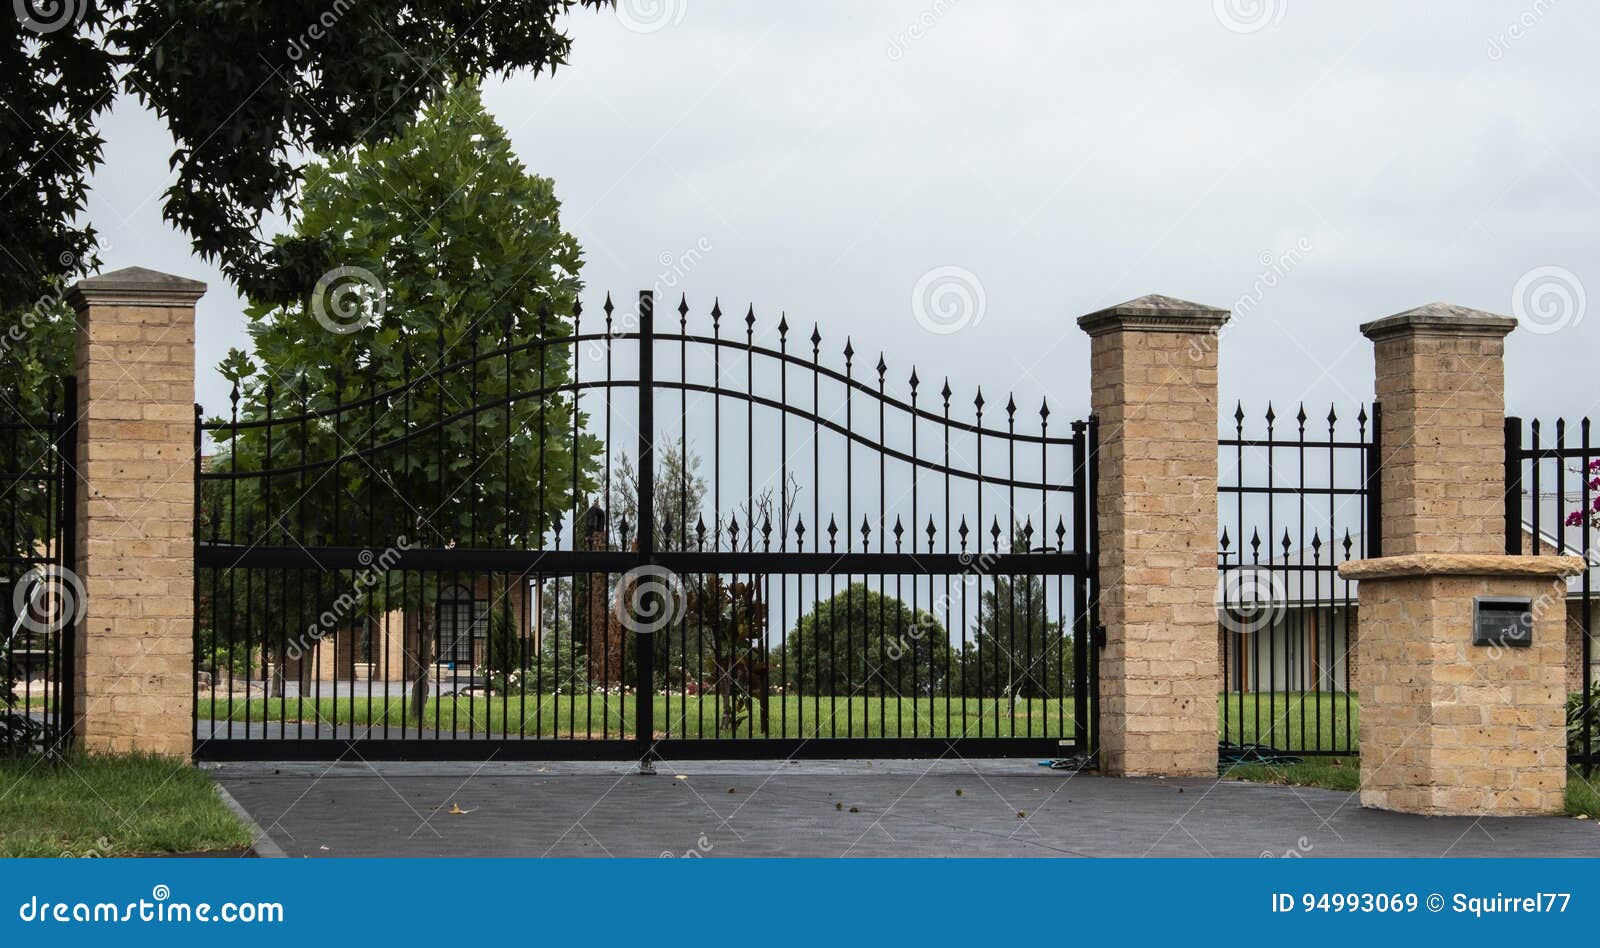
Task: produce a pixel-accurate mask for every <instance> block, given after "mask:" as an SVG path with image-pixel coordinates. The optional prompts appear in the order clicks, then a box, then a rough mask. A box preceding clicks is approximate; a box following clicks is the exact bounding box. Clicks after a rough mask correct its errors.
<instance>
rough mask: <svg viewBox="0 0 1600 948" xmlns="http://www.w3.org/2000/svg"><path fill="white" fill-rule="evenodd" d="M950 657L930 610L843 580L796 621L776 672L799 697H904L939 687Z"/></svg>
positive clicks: (942, 631)
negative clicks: (833, 592)
mask: <svg viewBox="0 0 1600 948" xmlns="http://www.w3.org/2000/svg"><path fill="white" fill-rule="evenodd" d="M952 661H953V654H952V651H951V648H950V642H949V637H948V635H947V634H946V632H945V629H944V626H943V625H941V624H940V623H939V620H938V619H936V618H934V616H933V615H931V614H929V613H927V612H924V611H922V610H920V609H918V610H912V609H911V607H910V606H908V605H906V604H905V603H904V602H902V601H901V600H899V599H896V598H894V597H892V596H885V595H883V594H882V593H879V592H877V591H876V590H872V589H869V588H867V586H866V585H865V584H864V583H851V584H850V585H849V586H847V587H846V588H845V589H844V590H843V591H841V592H839V593H838V594H836V595H833V596H831V597H829V598H828V599H826V600H823V601H822V602H819V603H817V604H816V605H815V606H813V607H812V609H811V611H810V612H808V613H806V614H805V615H804V616H802V617H801V618H800V622H799V624H798V625H797V626H796V627H795V628H794V629H793V630H792V631H791V632H790V633H789V635H788V637H787V638H786V640H785V641H784V646H783V660H782V667H781V668H779V669H777V671H778V672H779V673H780V674H781V675H782V677H783V680H784V682H785V683H786V687H789V688H799V689H800V690H801V693H803V694H819V695H822V694H836V695H871V696H877V695H888V696H896V695H898V696H905V697H910V696H914V695H921V694H929V693H932V692H933V691H935V690H942V689H943V683H944V681H945V679H946V677H947V674H953V673H954V671H953V668H952Z"/></svg>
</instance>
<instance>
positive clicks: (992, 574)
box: [195, 293, 1096, 759]
mask: <svg viewBox="0 0 1600 948" xmlns="http://www.w3.org/2000/svg"><path fill="white" fill-rule="evenodd" d="M676 316H677V319H676V327H675V328H676V331H671V330H670V329H669V330H667V331H658V328H657V325H658V323H660V322H663V320H662V319H661V317H660V316H659V315H658V314H657V313H656V312H655V300H654V297H653V295H652V294H649V293H645V294H641V295H640V297H639V303H638V306H637V308H636V309H634V310H632V311H625V310H622V309H620V308H618V307H616V306H615V305H613V303H612V301H611V300H610V299H609V298H608V299H607V300H606V302H605V305H604V306H603V307H601V309H600V311H599V313H596V314H589V313H585V312H583V311H581V310H575V311H574V312H572V313H569V314H554V315H552V314H549V313H543V314H539V316H538V318H537V319H535V320H530V321H529V324H528V325H523V324H522V322H520V320H521V317H520V316H517V317H513V318H508V319H507V320H506V322H505V324H504V326H503V327H501V328H500V329H498V330H496V331H494V332H487V333H486V332H484V331H482V328H481V327H480V328H479V329H477V330H475V331H469V332H465V333H463V334H462V335H461V336H460V338H454V339H448V338H444V337H443V336H441V337H440V338H438V339H436V340H432V341H430V343H429V344H428V345H426V346H421V345H419V344H418V343H417V342H416V340H411V341H410V342H406V341H400V342H393V341H390V342H389V343H388V344H397V345H405V346H417V351H415V352H413V351H410V350H409V349H408V351H407V352H406V357H405V358H404V359H403V360H402V364H403V365H404V366H405V369H404V373H405V374H404V375H403V376H401V377H399V378H383V377H378V376H377V375H376V374H375V372H374V371H373V370H371V368H370V367H369V366H368V365H366V364H364V363H363V362H362V360H360V359H359V358H358V359H357V361H356V363H355V364H352V365H349V366H346V367H344V371H342V372H339V373H333V372H328V373H310V372H307V373H300V374H298V375H297V376H296V377H292V378H273V377H270V376H269V377H251V378H245V379H241V380H239V383H238V384H237V386H236V388H235V392H234V394H233V397H232V399H231V404H230V407H229V411H228V414H227V415H226V416H219V417H212V418H209V419H204V418H202V419H201V420H200V423H199V424H198V426H197V438H199V439H200V442H201V443H200V444H199V445H198V447H199V448H200V453H204V454H207V455H208V456H207V457H206V458H205V459H204V460H203V462H201V463H200V464H199V465H198V469H197V472H196V477H197V480H198V483H199V496H200V501H199V508H200V509H199V511H198V513H197V538H198V543H197V553H196V556H197V565H198V567H199V569H198V571H197V589H196V603H197V609H196V613H197V615H196V632H195V634H196V654H197V668H196V730H195V735H196V753H197V754H198V755H199V756H202V757H210V758H219V759H220V758H227V757H251V756H268V755H270V756H306V757H322V756H328V755H330V754H338V753H342V752H343V749H349V748H351V747H352V746H353V747H354V748H355V749H356V751H357V752H358V753H361V754H362V755H363V756H372V757H417V758H423V757H437V756H452V755H455V756H460V755H473V754H476V755H480V756H481V755H482V754H484V753H488V752H492V753H496V754H499V755H501V756H503V757H508V758H509V757H524V758H542V757H562V756H594V757H616V758H633V757H639V756H644V757H648V756H663V757H671V756H680V757H695V756H818V757H825V756H859V755H862V754H876V755H881V756H891V755H900V756H923V755H929V754H932V755H934V756H938V755H939V754H942V753H948V752H951V751H954V752H957V753H980V754H990V755H993V754H1027V755H1035V754H1037V755H1048V756H1066V755H1069V754H1072V753H1074V752H1082V753H1087V752H1089V751H1090V750H1091V746H1092V740H1091V734H1092V729H1093V715H1094V710H1093V702H1092V701H1091V695H1092V693H1093V691H1092V689H1093V687H1094V679H1093V674H1094V670H1093V666H1094V662H1093V661H1092V657H1093V656H1092V650H1091V648H1090V645H1089V638H1090V635H1089V630H1090V629H1091V628H1092V626H1093V618H1094V617H1093V615H1092V610H1093V575H1094V570H1093V553H1092V548H1091V545H1090V542H1089V537H1090V536H1091V526H1090V523H1089V519H1090V514H1089V511H1088V507H1089V506H1092V505H1091V504H1089V500H1090V499H1091V498H1092V496H1093V494H1092V489H1093V447H1094V439H1095V437H1096V435H1095V427H1094V425H1093V423H1092V422H1084V421H1080V422H1073V423H1070V424H1065V425H1063V424H1060V423H1059V422H1053V421H1052V417H1051V412H1050V409H1049V407H1048V405H1043V404H1042V405H1041V406H1040V407H1039V409H1038V410H1037V411H1036V412H1034V413H1031V414H1029V413H1024V412H1023V411H1022V410H1021V409H1020V408H1019V407H1018V406H1017V404H1016V402H1015V400H1014V399H1010V398H1008V400H1007V402H1006V404H1005V405H1004V406H1003V408H1001V409H1000V410H999V412H998V414H1000V415H1002V416H1003V418H1002V419H1001V420H1000V421H999V422H996V421H995V420H994V415H995V414H997V412H996V411H995V410H994V409H993V407H992V406H989V405H988V404H987V403H986V402H985V400H984V397H983V395H982V393H981V391H980V392H976V393H974V396H973V398H972V399H971V401H970V403H968V404H969V405H970V408H967V407H965V406H961V405H958V404H957V403H956V402H955V393H954V392H953V391H952V389H951V387H950V385H949V384H948V382H946V383H944V384H943V385H942V386H941V387H940V389H939V390H938V391H937V392H936V393H934V394H933V395H932V396H930V395H929V393H928V392H927V391H926V389H925V387H924V383H923V382H922V380H921V379H920V378H919V377H918V375H917V373H916V371H915V370H914V369H912V370H911V371H909V372H908V373H907V374H906V375H905V377H904V382H902V383H899V384H895V383H893V382H891V373H890V371H889V366H888V363H887V361H886V359H885V358H884V357H883V356H881V355H880V356H879V357H878V358H877V360H876V362H875V364H874V365H873V367H872V368H870V369H868V370H867V371H865V372H862V371H861V369H860V367H859V366H858V365H857V362H856V352H855V350H854V348H853V346H852V344H851V342H850V341H849V340H848V339H845V340H835V341H833V342H832V343H829V344H828V345H826V346H825V345H824V338H823V336H822V334H821V331H820V329H818V328H815V327H814V328H812V330H811V331H810V333H809V335H804V336H801V335H799V334H798V333H792V332H791V327H790V326H789V324H788V322H787V320H786V319H783V318H780V319H779V320H778V321H777V322H776V323H775V324H761V323H759V322H758V320H757V318H756V316H755V313H754V310H753V309H751V310H749V311H747V312H746V314H745V315H744V316H743V317H742V318H740V319H737V320H736V321H733V322H734V325H733V326H732V327H731V329H732V332H731V333H730V332H729V329H730V327H729V326H728V325H727V322H726V321H725V320H724V316H723V313H722V311H721V309H720V306H716V305H713V306H712V307H711V309H710V311H709V313H707V314H704V315H701V316H698V317H691V311H690V308H689V306H688V304H687V302H681V303H680V304H679V306H678V308H677V312H676ZM758 330H759V338H758ZM424 350H425V351H424ZM825 352H833V353H836V356H832V357H830V358H826V359H825V358H824V353H825ZM841 359H842V365H841ZM895 374H898V373H895ZM197 410H198V409H197ZM986 412H987V413H988V415H989V417H988V418H987V419H986V418H985V414H986ZM968 419H970V420H968ZM452 745H470V746H471V748H476V749H471V748H469V747H467V746H456V747H454V749H452ZM490 745H492V747H491V746H490ZM486 748H487V750H486Z"/></svg>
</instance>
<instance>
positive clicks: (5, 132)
mask: <svg viewBox="0 0 1600 948" xmlns="http://www.w3.org/2000/svg"><path fill="white" fill-rule="evenodd" d="M611 2H612V0H522V2H518V3H496V2H490V0H362V2H361V3H359V4H355V3H353V2H351V0H273V2H271V3H255V2H241V0H229V2H216V0H94V2H89V0H55V2H51V0H16V3H15V11H14V12H15V15H14V16H7V17H6V18H5V19H4V24H5V25H4V27H3V28H4V29H6V30H7V31H8V35H7V36H6V37H5V38H4V39H3V40H0V100H3V101H4V102H5V104H6V107H5V108H4V109H0V143H3V147H4V151H5V155H6V160H7V162H8V164H9V166H10V167H11V168H13V169H14V170H15V172H16V173H15V175H13V179H12V180H11V181H9V182H8V186H7V187H6V188H4V189H3V191H0V246H4V247H6V248H7V252H6V253H5V254H0V311H14V310H17V309H19V308H21V307H23V306H26V305H29V304H31V302H32V301H33V300H35V299H38V298H39V297H40V296H42V295H44V294H45V292H46V291H47V281H48V280H49V279H50V278H51V277H52V276H54V275H57V274H59V273H61V272H62V271H66V272H67V274H68V275H69V276H74V275H79V274H83V273H89V272H92V271H93V270H95V269H96V268H98V266H99V261H98V259H97V257H96V235H95V232H94V228H93V225H92V223H90V222H87V221H84V220H83V219H82V212H83V210H84V208H85V206H86V202H87V196H88V190H89V181H90V178H91V176H92V175H93V173H94V170H95V168H96V167H97V166H98V165H99V164H100V160H101V150H102V145H103V140H102V139H101V137H100V134H99V128H100V125H101V123H102V122H103V120H104V119H105V116H106V114H107V112H108V110H109V109H111V107H112V103H113V102H116V101H118V99H119V98H120V97H121V96H123V95H126V96H128V97H131V98H136V99H137V100H138V101H140V102H141V103H143V104H144V105H145V106H146V107H148V108H150V109H152V110H154V111H155V112H156V114H157V115H159V116H160V117H161V119H162V120H163V121H164V122H165V123H166V125H167V128H168V129H169V130H170V132H171V133H172V137H173V140H174V142H175V143H176V147H175V150H174V151H173V153H172V158H171V164H172V167H173V169H174V171H175V172H176V179H175V180H174V182H173V184H172V185H171V187H169V188H168V189H167V192H166V203H165V206H164V208H163V216H164V217H165V218H166V220H167V221H168V222H169V223H171V224H173V225H174V226H176V227H177V228H179V229H180V230H182V231H184V232H185V233H187V234H188V235H189V236H190V238H191V239H192V241H193V245H194V249H195V251H196V252H197V253H199V254H200V255H201V256H203V257H205V258H206V259H208V260H216V261H218V262H219V263H220V264H221V266H222V268H223V271H224V272H225V273H227V274H228V276H229V277H230V278H231V279H233V280H234V282H235V283H237V284H238V285H239V286H240V288H241V289H243V290H245V291H246V292H247V293H249V294H250V295H251V296H252V298H257V299H259V298H266V297H274V298H277V299H280V300H287V299H290V298H294V297H298V296H303V295H304V294H305V293H306V291H307V290H309V289H310V287H311V286H312V285H313V284H314V283H315V281H316V279H317V278H318V277H319V276H320V275H321V274H322V273H323V272H325V271H326V270H327V269H328V268H329V267H330V266H336V265H337V253H336V251H337V249H338V246H337V241H336V240H333V239H325V238H324V236H323V235H322V234H321V233H319V232H318V231H315V230H310V229H302V230H301V232H300V233H298V234H297V235H296V237H295V239H293V240H289V241H284V242H280V243H278V244H276V245H273V246H268V245H265V244H263V243H262V241H261V239H260V226H261V223H262V221H263V220H264V219H266V218H267V217H268V216H269V215H273V214H278V213H287V214H292V213H293V211H294V210H295V206H296V200H297V192H298V189H299V186H300V184H301V175H302V172H303V171H304V168H303V167H302V163H303V160H304V159H303V158H302V156H303V155H304V154H306V153H307V152H314V153H320V154H327V153H332V152H337V151H340V150H344V149H350V148H356V147H363V146H374V145H377V144H379V143H382V142H386V141H388V140H390V139H392V138H394V137H395V136H397V135H399V134H401V132H402V131H403V130H404V128H405V126H406V125H407V123H408V122H409V121H410V119H411V117H412V116H413V115H414V114H415V113H416V111H417V109H418V108H419V107H420V106H421V104H422V103H423V102H425V101H427V100H428V99H430V98H431V97H433V96H434V95H435V94H436V93H437V92H438V91H439V87H440V84H441V83H442V82H444V81H445V79H444V77H448V76H461V77H466V78H468V79H471V80H474V81H475V80H479V79H482V78H484V77H486V76H489V75H501V76H504V75H508V74H510V73H511V72H513V71H514V70H518V69H529V70H531V71H532V72H533V73H534V74H538V73H540V72H542V71H544V70H547V69H548V70H554V69H555V68H556V67H557V66H559V65H561V64H563V63H565V62H566V58H567V55H568V52H569V50H570V48H571V40H570V39H569V38H568V37H567V35H566V34H565V32H564V31H563V29H562V27H561V26H560V25H559V24H560V19H561V18H562V17H563V16H564V15H565V14H566V13H568V12H569V11H570V10H571V9H572V8H573V7H574V6H576V5H578V4H579V3H581V4H582V6H585V7H590V8H596V9H598V8H601V7H604V6H607V5H609V4H610V3H611ZM424 210H425V209H424Z"/></svg>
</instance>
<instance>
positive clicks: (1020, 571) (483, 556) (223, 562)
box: [195, 544, 1087, 576]
mask: <svg viewBox="0 0 1600 948" xmlns="http://www.w3.org/2000/svg"><path fill="white" fill-rule="evenodd" d="M376 553H377V551H374V550H372V549H368V548H358V547H316V548H303V547H249V546H239V545H231V544H226V545H217V546H212V545H210V544H201V546H200V547H199V549H198V550H197V551H196V553H195V562H196V563H197V564H198V565H199V566H201V567H205V568H212V569H248V568H264V569H323V570H334V569H344V570H352V569H362V568H365V567H367V566H369V565H370V564H371V563H372V562H373V559H374V557H375V555H376ZM753 556H759V557H760V560H759V565H760V569H759V570H758V572H769V573H790V574H795V573H799V574H805V575H824V576H826V575H830V574H833V575H840V576H846V575H850V574H856V573H882V574H886V575H895V574H900V575H922V576H930V575H937V576H943V575H957V574H961V573H969V572H970V573H977V572H979V571H980V570H981V571H982V572H983V573H984V574H990V573H998V574H1002V575H1026V574H1046V573H1050V574H1056V573H1061V574H1072V573H1077V572H1079V571H1081V570H1084V569H1085V568H1086V564H1087V558H1086V556H1085V555H1084V554H1082V553H986V554H984V556H983V559H982V561H981V562H980V561H979V560H978V559H977V558H976V557H973V556H969V555H966V554H961V553H767V552H760V553H756V554H750V553H733V552H720V553H711V552H706V553H696V552H688V553H671V552H669V553H657V554H655V555H654V556H652V557H651V561H652V562H654V563H656V564H657V565H660V566H663V567H666V568H668V569H671V570H673V571H674V572H678V573H744V572H750V567H751V565H752V562H753V561H752V557H753ZM638 562H639V560H638V556H637V555H636V554H633V553H622V552H614V551H610V552H608V551H591V552H586V551H583V550H462V549H438V550H417V549H408V550H403V551H396V552H395V553H394V554H393V555H392V556H390V557H388V558H386V563H387V564H388V568H389V569H391V570H427V571H434V572H439V571H444V572H448V571H451V570H460V571H464V572H470V571H486V572H513V571H515V572H525V573H542V574H546V575H555V574H563V575H565V574H570V573H591V572H602V573H624V572H627V571H628V570H630V569H632V568H633V567H635V566H637V565H638Z"/></svg>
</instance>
